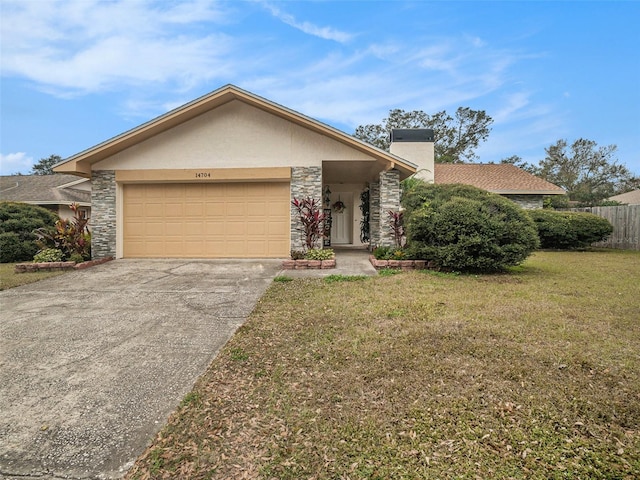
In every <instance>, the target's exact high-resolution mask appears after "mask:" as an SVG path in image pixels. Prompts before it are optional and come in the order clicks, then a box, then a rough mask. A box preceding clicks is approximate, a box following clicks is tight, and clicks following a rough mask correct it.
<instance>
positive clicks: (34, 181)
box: [0, 174, 91, 219]
mask: <svg viewBox="0 0 640 480" xmlns="http://www.w3.org/2000/svg"><path fill="white" fill-rule="evenodd" d="M0 201H6V202H21V203H29V204H32V205H39V206H41V207H44V208H47V209H49V210H52V211H54V212H55V213H57V214H58V216H59V217H60V218H64V219H69V218H72V217H73V216H74V214H73V211H72V210H71V208H69V206H70V205H71V204H72V203H77V204H78V205H79V210H80V211H81V212H83V214H84V215H86V216H87V217H90V215H91V180H90V179H88V178H79V177H77V176H75V175H64V174H55V175H3V176H0Z"/></svg>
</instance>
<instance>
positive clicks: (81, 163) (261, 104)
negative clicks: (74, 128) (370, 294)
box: [54, 85, 417, 178]
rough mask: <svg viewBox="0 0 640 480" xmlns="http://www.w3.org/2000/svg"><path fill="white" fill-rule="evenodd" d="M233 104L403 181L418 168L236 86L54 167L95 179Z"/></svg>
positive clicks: (182, 107)
mask: <svg viewBox="0 0 640 480" xmlns="http://www.w3.org/2000/svg"><path fill="white" fill-rule="evenodd" d="M232 100H239V101H241V102H244V103H246V104H248V105H251V106H253V107H256V108H259V109H261V110H263V111H266V112H268V113H271V114H273V115H276V116H278V117H280V118H283V119H285V120H288V121H291V122H293V123H295V124H297V125H300V126H302V127H304V128H307V129H309V130H311V131H313V132H316V133H318V134H320V135H324V136H326V137H329V138H331V139H333V140H335V141H337V142H340V143H342V144H345V145H348V146H350V147H352V148H354V149H356V150H358V151H361V152H364V153H366V154H368V155H370V156H372V157H373V158H374V159H376V160H377V161H379V162H381V164H382V165H384V167H385V169H392V168H396V169H398V170H399V171H400V178H406V177H408V176H409V175H411V174H413V173H415V171H416V168H417V166H416V165H414V164H413V163H411V162H409V161H407V160H405V159H403V158H400V157H398V156H395V155H392V154H390V153H389V152H385V151H384V150H381V149H379V148H377V147H374V146H373V145H370V144H368V143H366V142H364V141H362V140H360V139H357V138H355V137H353V136H351V135H349V134H347V133H344V132H342V131H340V130H338V129H337V128H334V127H331V126H329V125H327V124H325V123H322V122H319V121H318V120H315V119H313V118H311V117H307V116H306V115H303V114H301V113H299V112H296V111H294V110H291V109H289V108H287V107H284V106H282V105H279V104H277V103H275V102H272V101H270V100H267V99H265V98H262V97H260V96H258V95H255V94H253V93H250V92H247V91H245V90H242V89H241V88H238V87H236V86H235V85H226V86H224V87H221V88H219V89H218V90H214V91H213V92H211V93H208V94H206V95H204V96H202V97H200V98H198V99H196V100H193V101H192V102H189V103H187V104H185V105H182V106H181V107H178V108H176V109H174V110H171V111H170V112H167V113H165V114H164V115H160V116H159V117H156V118H154V119H152V120H150V121H148V122H146V123H143V124H142V125H139V126H138V127H135V128H133V129H131V130H128V131H126V132H124V133H122V134H120V135H117V136H115V137H113V138H111V139H109V140H106V141H105V142H102V143H100V144H98V145H96V146H94V147H91V148H89V149H87V150H85V151H83V152H80V153H78V154H76V155H73V156H72V157H69V158H68V159H65V160H63V161H62V162H60V163H58V164H57V165H55V166H54V171H56V172H60V173H72V174H75V175H81V176H84V177H90V176H91V164H93V163H95V162H99V161H100V160H104V159H105V158H107V157H110V156H112V155H114V154H116V153H118V152H121V151H123V150H125V149H127V148H129V147H131V146H133V145H136V144H138V143H140V142H142V141H144V140H147V139H149V138H151V137H154V136H155V135H158V134H160V133H162V132H165V131H167V130H169V129H171V128H173V127H175V126H177V125H180V124H182V123H184V122H187V121H189V120H191V119H193V118H195V117H197V116H199V115H202V114H203V113H206V112H208V111H210V110H213V109H215V108H217V107H219V106H221V105H224V104H226V103H228V102H231V101H232Z"/></svg>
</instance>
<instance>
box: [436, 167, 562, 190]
mask: <svg viewBox="0 0 640 480" xmlns="http://www.w3.org/2000/svg"><path fill="white" fill-rule="evenodd" d="M434 176H435V183H462V184H465V185H473V186H474V187H478V188H482V189H484V190H488V191H490V192H493V193H499V194H527V195H532V194H533V195H563V194H564V193H566V192H565V191H564V190H563V189H562V188H560V187H558V186H557V185H554V184H553V183H550V182H547V181H546V180H543V179H542V178H539V177H536V176H535V175H532V174H530V173H529V172H525V171H524V170H522V169H520V168H518V167H516V166H514V165H509V164H503V163H500V164H460V163H436V164H435V168H434Z"/></svg>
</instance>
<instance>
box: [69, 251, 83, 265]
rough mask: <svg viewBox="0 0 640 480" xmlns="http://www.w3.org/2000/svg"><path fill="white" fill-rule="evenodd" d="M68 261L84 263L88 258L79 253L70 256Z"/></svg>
mask: <svg viewBox="0 0 640 480" xmlns="http://www.w3.org/2000/svg"><path fill="white" fill-rule="evenodd" d="M68 260H69V261H70V262H75V263H82V262H84V261H85V260H86V258H84V257H83V256H82V255H80V254H79V253H72V254H71V255H69V259H68Z"/></svg>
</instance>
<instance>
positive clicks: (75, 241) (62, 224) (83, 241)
mask: <svg viewBox="0 0 640 480" xmlns="http://www.w3.org/2000/svg"><path fill="white" fill-rule="evenodd" d="M69 208H71V210H72V211H73V213H74V216H73V218H71V219H63V218H61V219H59V220H58V221H57V222H56V224H55V229H54V231H53V232H51V231H48V230H47V229H44V228H38V229H36V230H34V233H35V235H36V237H37V240H36V244H37V245H38V246H39V247H40V249H47V248H54V249H58V250H61V251H62V253H63V254H64V256H65V258H67V259H69V258H71V257H72V256H76V257H78V258H80V257H82V259H84V260H89V259H90V258H91V232H90V231H89V228H88V227H87V224H88V223H89V219H88V218H87V217H86V216H85V215H84V214H83V213H82V212H81V211H80V209H79V207H78V204H77V203H74V204H72V205H69Z"/></svg>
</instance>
